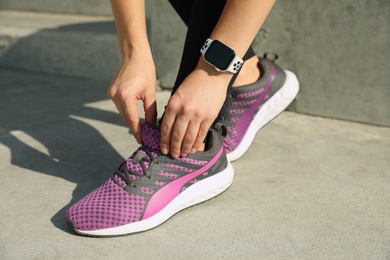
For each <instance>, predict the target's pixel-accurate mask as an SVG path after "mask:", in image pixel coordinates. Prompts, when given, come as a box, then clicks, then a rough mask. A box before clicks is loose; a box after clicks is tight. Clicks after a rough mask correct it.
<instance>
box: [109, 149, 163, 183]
mask: <svg viewBox="0 0 390 260" xmlns="http://www.w3.org/2000/svg"><path fill="white" fill-rule="evenodd" d="M143 152H144V153H143ZM153 153H155V154H157V156H154V155H153ZM159 156H161V152H160V151H158V150H155V149H151V148H148V147H146V146H144V145H143V146H141V147H140V148H138V150H137V151H136V152H135V153H133V155H132V156H131V157H130V158H129V160H131V162H132V163H133V164H135V165H137V164H139V165H140V166H141V170H142V172H137V171H132V170H129V169H127V166H126V164H127V161H124V162H123V163H122V164H121V165H120V166H119V168H118V169H117V170H116V171H115V173H114V174H113V175H112V176H111V179H112V180H113V181H114V182H115V183H116V184H117V185H119V186H120V187H122V188H124V189H125V190H128V189H129V188H130V187H135V186H136V183H135V180H136V179H137V178H133V179H132V178H131V175H134V176H135V177H144V176H146V177H147V178H149V179H150V178H151V176H150V171H149V170H150V168H151V167H152V165H153V164H158V160H157V158H158V157H159ZM146 163H149V167H147V166H146ZM115 175H116V176H118V177H119V178H120V179H122V180H123V181H124V182H125V183H126V184H127V185H126V186H123V185H122V184H121V183H119V182H118V181H117V179H116V178H115Z"/></svg>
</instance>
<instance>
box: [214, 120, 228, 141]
mask: <svg viewBox="0 0 390 260" xmlns="http://www.w3.org/2000/svg"><path fill="white" fill-rule="evenodd" d="M212 128H214V129H215V130H216V131H217V132H218V133H219V135H220V136H222V138H225V137H226V136H227V129H226V126H225V125H224V124H222V123H220V122H218V123H215V124H214V125H213V126H212Z"/></svg>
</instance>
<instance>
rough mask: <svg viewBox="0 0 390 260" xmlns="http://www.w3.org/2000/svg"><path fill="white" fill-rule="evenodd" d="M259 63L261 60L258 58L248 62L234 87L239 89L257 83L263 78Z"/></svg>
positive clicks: (254, 57) (255, 57)
mask: <svg viewBox="0 0 390 260" xmlns="http://www.w3.org/2000/svg"><path fill="white" fill-rule="evenodd" d="M259 62H260V59H259V57H257V56H253V57H252V58H250V59H248V60H246V61H245V63H244V65H243V66H242V68H241V70H240V73H239V74H238V76H237V78H236V80H235V81H234V83H233V87H239V86H243V85H247V84H251V83H254V82H256V81H257V80H258V79H259V78H260V76H261V71H260V68H259Z"/></svg>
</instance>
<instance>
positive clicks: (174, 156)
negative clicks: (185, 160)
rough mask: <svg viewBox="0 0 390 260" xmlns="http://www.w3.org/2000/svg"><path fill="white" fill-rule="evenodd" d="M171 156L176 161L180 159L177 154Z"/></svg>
mask: <svg viewBox="0 0 390 260" xmlns="http://www.w3.org/2000/svg"><path fill="white" fill-rule="evenodd" d="M171 156H172V157H173V158H174V159H177V158H179V155H177V154H174V153H171Z"/></svg>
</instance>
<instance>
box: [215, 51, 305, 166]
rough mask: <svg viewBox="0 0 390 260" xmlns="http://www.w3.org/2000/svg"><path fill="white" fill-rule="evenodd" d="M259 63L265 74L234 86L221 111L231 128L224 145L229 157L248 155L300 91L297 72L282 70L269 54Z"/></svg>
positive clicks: (226, 123) (228, 128) (235, 157)
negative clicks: (262, 133) (261, 134)
mask: <svg viewBox="0 0 390 260" xmlns="http://www.w3.org/2000/svg"><path fill="white" fill-rule="evenodd" d="M275 59H277V56H276V55H275ZM259 67H260V70H261V75H262V76H261V78H260V79H259V80H258V81H257V82H255V83H252V84H248V85H245V86H241V87H238V88H233V89H232V90H231V91H230V93H228V96H227V98H226V101H225V104H224V106H223V108H222V109H221V112H220V115H219V122H220V123H222V124H224V125H225V126H226V128H227V132H228V134H227V136H226V138H225V139H224V147H225V150H226V153H227V157H228V160H229V161H234V160H237V159H238V158H240V157H241V156H242V155H244V153H245V152H246V151H247V150H248V148H249V146H250V145H251V144H252V142H253V140H254V138H255V136H256V134H257V132H258V131H259V130H260V129H261V128H262V127H263V126H265V125H266V124H267V123H268V122H270V121H271V120H272V119H274V118H275V117H276V116H277V115H279V114H280V113H281V112H282V111H283V110H285V109H286V108H287V106H288V105H289V104H290V103H291V102H292V101H293V100H294V98H295V96H296V95H297V94H298V90H299V83H298V80H297V77H296V76H295V75H294V73H292V72H290V71H287V70H282V69H281V68H280V67H279V66H277V65H276V64H275V62H274V60H270V59H268V58H267V54H265V55H264V58H262V59H261V61H260V62H259Z"/></svg>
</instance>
